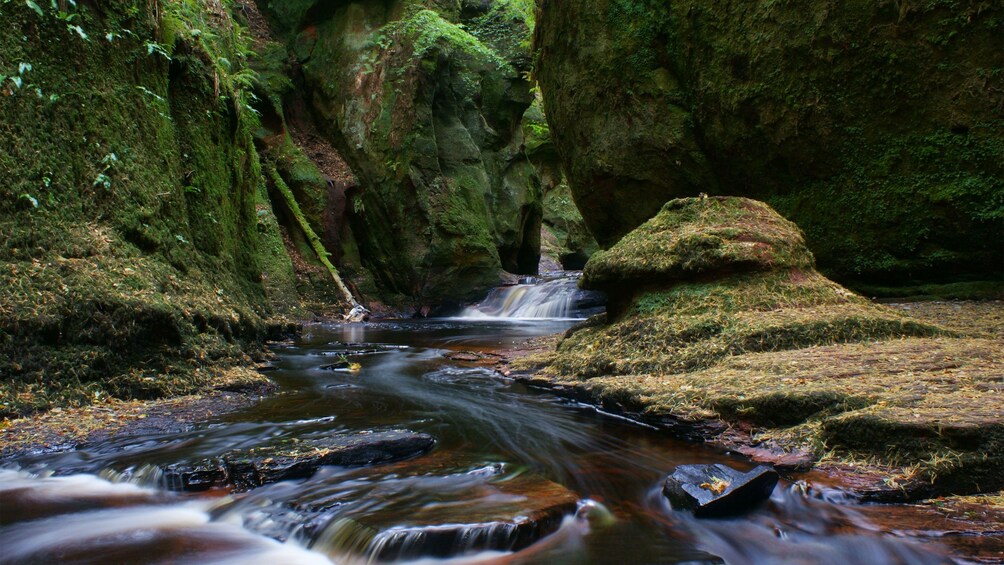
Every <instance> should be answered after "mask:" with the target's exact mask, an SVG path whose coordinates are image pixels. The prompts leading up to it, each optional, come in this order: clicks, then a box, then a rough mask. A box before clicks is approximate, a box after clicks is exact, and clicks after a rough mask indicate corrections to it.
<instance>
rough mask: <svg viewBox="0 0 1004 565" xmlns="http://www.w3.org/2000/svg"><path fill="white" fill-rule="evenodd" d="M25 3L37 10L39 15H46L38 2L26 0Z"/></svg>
mask: <svg viewBox="0 0 1004 565" xmlns="http://www.w3.org/2000/svg"><path fill="white" fill-rule="evenodd" d="M24 3H25V5H26V6H28V7H29V8H31V9H32V10H35V12H36V13H37V14H38V15H40V16H44V15H45V13H44V12H42V8H40V7H39V5H38V4H36V3H34V2H32V1H31V0H24Z"/></svg>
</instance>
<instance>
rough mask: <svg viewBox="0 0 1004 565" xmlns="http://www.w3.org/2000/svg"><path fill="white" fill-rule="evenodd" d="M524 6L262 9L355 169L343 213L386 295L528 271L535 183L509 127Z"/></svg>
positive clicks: (523, 57)
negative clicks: (297, 12) (292, 16)
mask: <svg viewBox="0 0 1004 565" xmlns="http://www.w3.org/2000/svg"><path fill="white" fill-rule="evenodd" d="M525 4H526V3H525V2H518V1H516V0H508V1H502V0H500V1H497V2H491V3H486V4H484V6H481V7H477V6H468V7H467V8H470V9H463V10H462V9H460V6H459V4H457V3H436V2H401V3H394V4H391V5H387V4H386V3H384V2H372V1H365V2H350V3H342V4H339V5H338V6H327V5H325V6H324V7H322V6H321V5H320V4H318V5H317V6H315V7H314V8H311V9H307V10H304V11H303V12H302V17H300V19H299V20H298V21H296V22H295V24H290V23H288V22H287V24H286V25H283V22H284V21H286V19H288V17H289V15H288V14H285V15H284V14H280V13H277V12H275V11H274V10H273V11H272V12H271V13H272V16H273V19H274V20H275V21H276V22H277V23H278V24H279V27H280V29H281V32H282V33H284V34H285V35H286V36H287V38H288V39H289V44H290V46H291V49H292V51H293V52H294V53H295V54H296V56H297V57H298V59H299V63H300V64H301V66H302V71H303V77H304V80H305V84H306V87H307V88H308V89H309V92H310V102H311V105H312V106H313V110H314V111H315V112H316V114H317V115H318V116H320V117H321V120H322V127H323V129H324V130H325V133H326V134H327V135H328V137H330V138H331V139H332V140H333V142H334V144H335V146H336V147H337V148H338V149H339V151H340V152H341V153H342V155H343V156H344V157H345V159H346V160H347V161H348V163H349V165H350V166H351V168H352V170H353V172H354V173H355V174H356V176H357V179H358V182H359V188H358V190H357V191H355V192H354V193H353V194H352V195H351V197H350V199H349V201H348V202H347V204H346V208H347V213H348V215H349V221H350V223H351V227H352V232H353V235H354V239H355V242H356V244H357V245H358V249H359V255H360V257H361V258H362V260H363V262H364V264H365V266H366V267H367V268H368V269H369V270H370V271H371V272H372V273H373V274H374V276H375V278H376V281H377V283H378V284H379V286H380V287H381V288H382V289H383V290H384V291H385V292H386V293H388V294H389V295H396V296H398V297H399V298H400V297H404V298H406V299H407V300H410V301H413V303H415V304H416V305H424V304H432V303H436V302H438V301H442V300H445V299H450V298H453V299H468V298H472V297H474V296H476V295H478V294H479V293H481V292H483V291H484V290H485V289H486V288H487V287H489V286H492V285H494V284H495V283H496V282H497V279H498V272H499V270H500V269H505V270H509V271H513V272H522V273H532V272H534V271H535V270H536V266H537V258H538V254H539V245H540V243H539V237H540V236H539V233H540V222H541V215H542V212H541V189H540V179H539V176H538V175H537V174H536V171H535V170H534V168H533V166H532V165H531V163H530V162H529V161H528V160H527V158H526V156H525V154H524V152H523V149H522V143H523V138H522V130H521V129H520V127H519V118H520V116H521V115H522V113H523V111H524V110H525V109H526V108H527V106H528V105H529V104H530V102H531V95H530V91H529V83H528V82H527V81H526V80H525V78H524V77H523V73H524V72H525V71H527V70H528V68H529V67H528V65H529V39H530V27H529V25H528V21H527V20H528V18H530V16H529V14H530V11H529V9H528V7H527V6H526V5H525ZM473 8H478V9H473ZM531 23H532V22H531Z"/></svg>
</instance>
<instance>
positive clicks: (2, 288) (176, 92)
mask: <svg viewBox="0 0 1004 565" xmlns="http://www.w3.org/2000/svg"><path fill="white" fill-rule="evenodd" d="M163 8H164V10H163V12H162V15H163V17H162V18H160V19H158V18H157V17H155V14H153V13H148V12H147V11H146V9H144V8H137V7H136V6H134V5H133V4H131V3H128V2H117V1H116V2H109V3H105V4H103V5H102V8H101V11H100V13H98V12H97V11H95V9H94V8H92V7H90V5H79V6H77V7H72V6H71V7H70V9H71V10H72V11H74V13H75V16H74V19H73V26H79V29H77V28H76V27H72V28H71V27H67V24H66V22H65V21H63V20H60V19H58V18H56V17H55V16H54V14H53V13H52V12H51V11H50V9H49V8H48V6H47V5H46V7H44V8H42V14H41V15H40V14H38V13H36V12H35V11H34V10H33V9H31V8H30V7H29V6H27V5H25V4H23V3H20V4H7V5H5V7H4V9H3V12H2V13H0V23H2V24H3V25H2V26H0V29H2V30H3V31H0V53H2V55H0V74H5V75H6V74H8V72H7V68H8V67H9V66H11V65H14V66H15V67H16V66H18V65H19V62H24V63H30V67H31V70H30V71H26V72H25V75H26V77H28V78H29V79H30V80H29V81H22V87H23V88H17V89H11V88H10V87H9V85H7V84H5V85H4V86H2V87H0V88H2V89H3V90H4V93H3V94H4V104H2V105H0V122H2V123H4V128H5V131H4V135H5V147H6V148H9V150H7V151H4V152H2V153H0V174H2V175H3V176H4V178H6V179H8V182H7V183H5V184H4V185H3V187H0V229H3V230H4V233H5V234H7V237H6V239H5V241H4V243H3V244H2V245H0V260H2V261H3V262H4V263H5V267H4V269H3V272H2V273H0V277H2V278H3V281H2V284H0V310H2V311H3V315H2V321H0V357H2V358H3V361H2V366H0V374H2V375H3V377H4V378H3V383H2V390H0V402H2V404H3V407H2V408H0V412H2V414H3V415H11V414H17V413H24V412H27V411H31V410H34V409H40V408H45V407H49V406H52V405H64V404H82V403H87V402H90V401H92V400H94V399H95V398H98V397H105V396H117V397H120V398H129V397H143V398H149V397H154V396H162V395H170V394H180V393H185V392H191V391H194V390H197V389H199V388H201V387H205V386H210V385H212V384H213V382H214V378H215V375H216V374H217V369H219V368H221V367H222V366H226V365H228V364H233V363H241V362H245V360H246V357H245V352H252V351H254V350H255V349H256V348H257V347H258V345H259V344H260V342H261V340H262V339H263V338H264V337H265V335H266V331H267V324H266V323H265V318H266V316H268V314H269V308H268V304H267V302H266V297H265V294H264V292H263V289H262V285H261V267H262V264H263V263H262V258H261V257H262V248H261V247H260V242H259V239H258V229H257V228H258V217H257V214H256V198H257V194H258V191H259V189H260V187H261V182H262V179H261V174H260V166H259V164H258V159H257V155H256V153H255V151H254V147H253V143H252V138H251V131H253V130H254V129H255V128H256V127H257V124H256V122H255V119H254V115H253V113H252V112H250V111H249V110H248V109H247V107H246V105H244V104H243V101H244V100H245V99H246V98H245V97H246V95H247V89H246V84H245V82H244V78H246V77H247V73H246V72H245V69H244V67H243V64H244V60H245V59H244V55H245V54H246V52H247V42H246V40H245V39H244V36H243V34H242V32H241V30H240V29H239V28H238V27H236V26H234V25H233V24H232V22H231V21H230V20H229V17H228V16H227V15H226V13H223V14H220V15H218V16H214V17H212V18H209V17H208V16H207V12H206V9H205V6H204V5H203V4H201V3H198V2H170V3H167V4H166V5H165V6H163ZM81 32H82V33H81ZM82 34H83V35H86V36H87V39H86V40H85V39H84V38H83V37H82ZM168 42H169V43H168ZM21 66H22V67H24V65H21ZM8 82H9V81H8ZM22 195H25V196H22Z"/></svg>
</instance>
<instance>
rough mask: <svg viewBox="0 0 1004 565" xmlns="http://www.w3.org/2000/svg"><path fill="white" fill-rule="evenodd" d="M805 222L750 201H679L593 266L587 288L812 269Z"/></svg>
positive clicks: (601, 254)
mask: <svg viewBox="0 0 1004 565" xmlns="http://www.w3.org/2000/svg"><path fill="white" fill-rule="evenodd" d="M812 268H813V258H812V254H811V253H809V250H808V248H807V247H806V246H805V241H804V240H803V239H802V233H801V231H800V230H799V229H798V226H796V225H795V224H793V223H791V222H789V221H788V220H785V219H784V218H782V217H781V216H780V215H779V214H778V213H777V212H775V211H774V210H772V209H771V208H770V206H767V205H766V204H764V203H762V202H757V201H755V200H750V199H748V198H726V197H710V198H684V199H677V200H671V201H669V202H667V203H666V205H665V206H663V208H662V210H661V211H660V212H659V213H658V214H657V215H656V216H655V217H653V218H652V219H651V220H648V221H647V222H645V223H644V224H642V225H641V226H639V227H638V228H637V229H635V230H634V231H632V232H631V233H629V234H628V235H626V236H624V237H623V238H622V239H621V240H620V241H618V242H617V244H616V245H614V246H613V247H611V248H610V249H609V250H606V251H600V252H598V253H596V254H595V255H594V256H593V258H592V259H591V260H590V261H589V263H588V264H587V265H586V269H585V271H584V273H583V278H582V283H581V284H582V287H583V288H589V289H594V290H602V291H605V292H620V293H624V292H625V291H626V290H629V289H631V288H637V287H642V286H652V285H661V286H668V285H671V284H672V283H674V282H677V281H683V280H688V279H697V278H701V277H703V278H717V277H721V276H724V275H728V274H732V273H743V272H751V271H771V270H777V271H782V270H795V271H803V270H811V269H812Z"/></svg>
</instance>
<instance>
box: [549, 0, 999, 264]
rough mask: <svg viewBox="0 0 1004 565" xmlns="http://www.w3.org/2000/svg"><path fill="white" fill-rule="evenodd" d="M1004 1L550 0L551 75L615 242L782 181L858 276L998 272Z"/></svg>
mask: <svg viewBox="0 0 1004 565" xmlns="http://www.w3.org/2000/svg"><path fill="white" fill-rule="evenodd" d="M1002 35H1004V7H1002V6H1001V5H999V4H992V3H986V2H963V3H961V4H960V3H954V2H946V1H943V0H923V1H919V2H864V1H854V2H842V3H840V5H830V4H827V3H824V2H802V3H786V4H785V3H782V4H779V3H777V2H773V1H769V0H757V1H754V2H742V3H734V4H730V5H720V4H712V3H707V2H698V1H684V2H672V3H666V2H660V1H656V0H609V1H604V2H593V1H588V0H569V1H565V0H545V1H543V2H541V4H540V11H539V14H538V22H537V28H536V32H535V48H536V53H537V54H538V59H537V66H536V69H535V72H536V76H537V78H538V79H539V82H540V85H541V89H542V91H543V95H544V103H545V104H544V106H545V111H546V113H547V117H548V120H549V122H550V124H551V126H552V130H553V134H554V140H555V143H556V145H557V148H558V151H559V153H560V155H561V156H562V158H563V161H564V164H565V168H566V170H567V172H568V175H569V180H570V184H571V187H572V190H573V194H574V196H575V201H576V203H577V204H578V206H579V208H580V210H581V211H582V214H583V217H584V218H585V220H586V223H587V224H588V225H589V228H590V230H591V231H592V232H593V233H594V234H595V235H596V237H597V239H598V240H599V241H600V243H601V244H603V245H604V246H609V245H612V244H613V243H614V242H616V241H617V240H618V239H619V238H620V237H622V236H623V235H625V234H627V233H628V232H630V231H631V230H632V229H634V228H635V227H637V226H638V225H640V224H642V223H643V222H644V221H646V220H647V219H648V218H650V217H652V216H654V215H655V214H656V213H657V212H658V211H659V210H660V208H661V207H662V205H663V203H665V202H666V201H667V200H669V199H671V198H676V197H685V196H696V195H697V194H698V193H699V192H706V193H709V194H735V195H742V196H749V197H752V198H756V199H759V200H765V201H767V202H768V203H770V204H771V205H772V206H774V207H775V208H776V209H778V210H779V211H780V212H781V213H782V214H784V215H785V216H786V217H788V218H789V219H792V220H794V221H795V222H796V223H798V225H799V226H800V227H801V228H802V229H803V230H804V231H805V234H806V239H807V241H808V243H809V247H810V249H812V251H813V252H814V253H815V255H816V257H817V258H818V260H819V263H820V266H821V267H822V268H823V270H824V271H825V272H827V273H829V274H831V275H833V276H836V277H839V278H840V279H841V280H851V279H854V280H870V281H873V282H896V283H898V284H904V283H906V282H909V281H911V280H914V281H921V280H932V281H936V280H938V279H944V278H946V277H952V278H954V279H956V280H958V279H961V278H983V279H984V280H985V279H991V280H997V281H1000V280H1001V276H1002V265H1004V247H1002V246H1001V245H999V239H1000V234H1001V233H1004V200H1002V196H1001V195H1004V180H1002V179H1004V169H1002V167H1004V165H1002V163H1004V160H1002V159H1001V158H1000V156H1001V155H1002V154H1004V89H1002V84H1004V83H1002V80H1004V78H1002V77H1004V50H1002V49H1001V39H1000V38H1001V36H1002Z"/></svg>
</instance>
